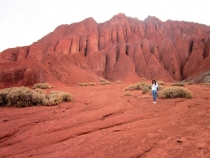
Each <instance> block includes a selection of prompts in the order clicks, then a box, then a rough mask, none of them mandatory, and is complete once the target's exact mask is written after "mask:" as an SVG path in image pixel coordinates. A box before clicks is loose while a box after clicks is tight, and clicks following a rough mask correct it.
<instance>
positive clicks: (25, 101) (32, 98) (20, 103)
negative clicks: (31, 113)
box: [0, 87, 73, 107]
mask: <svg viewBox="0 0 210 158" xmlns="http://www.w3.org/2000/svg"><path fill="white" fill-rule="evenodd" d="M55 98H59V99H55ZM58 100H59V101H58ZM72 100H73V96H72V95H71V94H70V93H65V92H59V93H58V92H56V93H55V92H50V93H49V94H46V92H45V91H43V90H41V89H35V90H31V89H29V88H27V87H13V88H6V89H3V90H1V91H0V105H12V106H16V107H27V106H34V105H56V104H58V103H61V102H69V101H72Z"/></svg>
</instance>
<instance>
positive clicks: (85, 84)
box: [79, 82, 96, 86]
mask: <svg viewBox="0 0 210 158" xmlns="http://www.w3.org/2000/svg"><path fill="white" fill-rule="evenodd" d="M79 85H80V86H95V85H96V84H95V83H94V82H90V83H79Z"/></svg>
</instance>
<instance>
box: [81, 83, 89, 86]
mask: <svg viewBox="0 0 210 158" xmlns="http://www.w3.org/2000/svg"><path fill="white" fill-rule="evenodd" d="M79 85H80V86H87V85H88V84H87V83H79Z"/></svg>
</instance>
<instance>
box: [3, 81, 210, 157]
mask: <svg viewBox="0 0 210 158" xmlns="http://www.w3.org/2000/svg"><path fill="white" fill-rule="evenodd" d="M127 86H128V85H127V84H112V85H104V86H103V85H97V86H93V87H91V86H89V87H80V86H74V87H59V86H55V88H54V89H55V90H62V91H65V92H71V93H72V94H73V95H74V97H75V100H74V101H73V102H69V103H62V104H60V105H58V106H51V107H46V106H38V107H28V108H15V107H0V122H1V124H0V157H1V158H4V157H14V158H20V157H21V158H22V157H39V158H42V157H43V158H47V157H49V158H57V157H78V158H79V157H81V158H83V157H85V158H86V157H94V158H95V157H100V158H103V157H106V158H107V157H108V158H109V157H110V158H118V157H119V158H124V157H125V158H131V157H133V158H140V157H143V158H182V157H183V158H188V157H189V158H192V157H193V158H209V157H210V104H209V98H210V88H209V87H207V86H201V85H188V86H187V88H189V90H191V91H192V92H193V95H194V97H193V99H182V98H181V99H180V98H179V99H158V100H157V104H152V97H151V95H150V94H146V95H144V94H142V92H141V91H133V92H131V93H132V96H124V94H125V88H126V87H127Z"/></svg>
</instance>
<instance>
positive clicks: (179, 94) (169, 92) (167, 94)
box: [158, 87, 192, 99]
mask: <svg viewBox="0 0 210 158" xmlns="http://www.w3.org/2000/svg"><path fill="white" fill-rule="evenodd" d="M158 96H159V97H160V98H188V99H190V98H192V92H191V91H189V90H188V89H186V88H183V87H166V88H164V89H163V90H162V91H160V92H159V94H158Z"/></svg>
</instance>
